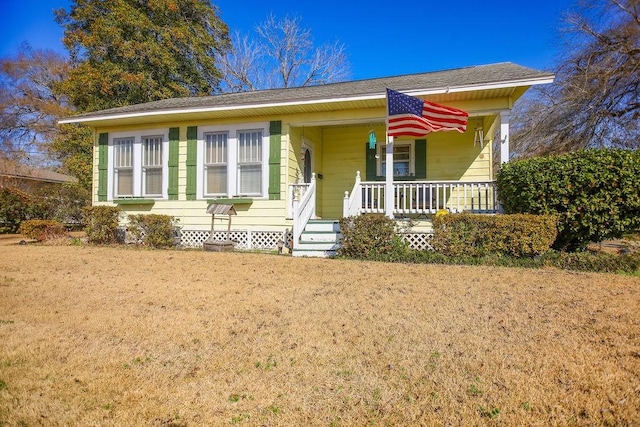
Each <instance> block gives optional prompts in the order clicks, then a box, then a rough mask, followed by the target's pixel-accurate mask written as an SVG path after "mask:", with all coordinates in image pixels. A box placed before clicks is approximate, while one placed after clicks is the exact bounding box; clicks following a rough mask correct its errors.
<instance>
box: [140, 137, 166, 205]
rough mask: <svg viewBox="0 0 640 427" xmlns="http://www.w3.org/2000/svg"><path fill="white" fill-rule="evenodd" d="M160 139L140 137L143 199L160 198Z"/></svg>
mask: <svg viewBox="0 0 640 427" xmlns="http://www.w3.org/2000/svg"><path fill="white" fill-rule="evenodd" d="M162 139H163V138H162V137H161V136H143V137H142V182H143V183H142V188H143V196H144V197H161V196H162Z"/></svg>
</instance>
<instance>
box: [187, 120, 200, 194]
mask: <svg viewBox="0 0 640 427" xmlns="http://www.w3.org/2000/svg"><path fill="white" fill-rule="evenodd" d="M197 139H198V127H197V126H189V127H187V189H186V196H187V200H195V199H196V176H197V171H196V168H197V164H198V159H197V145H196V144H197Z"/></svg>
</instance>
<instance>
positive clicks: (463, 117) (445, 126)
mask: <svg viewBox="0 0 640 427" xmlns="http://www.w3.org/2000/svg"><path fill="white" fill-rule="evenodd" d="M387 107H388V112H389V114H388V126H389V129H388V133H389V136H400V135H409V136H424V135H427V134H429V133H431V132H438V131H449V130H457V131H458V132H460V133H464V131H465V130H466V129H467V119H468V118H469V114H468V113H466V112H464V111H462V110H458V109H457V108H451V107H446V106H444V105H439V104H434V103H433V102H429V101H423V100H422V99H418V98H414V97H413V96H409V95H405V94H403V93H400V92H396V91H395V90H391V89H387Z"/></svg>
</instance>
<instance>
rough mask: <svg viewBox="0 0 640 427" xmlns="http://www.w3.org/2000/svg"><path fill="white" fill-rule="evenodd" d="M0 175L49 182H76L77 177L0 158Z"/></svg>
mask: <svg viewBox="0 0 640 427" xmlns="http://www.w3.org/2000/svg"><path fill="white" fill-rule="evenodd" d="M0 177H6V178H17V179H28V180H32V181H40V182H51V183H65V182H69V183H75V182H78V179H77V178H75V177H73V176H69V175H64V174H61V173H57V172H53V171H51V170H48V169H39V168H34V167H31V166H27V165H23V164H20V163H17V162H12V161H9V160H4V159H0Z"/></svg>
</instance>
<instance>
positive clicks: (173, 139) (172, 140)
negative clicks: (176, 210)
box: [167, 128, 180, 200]
mask: <svg viewBox="0 0 640 427" xmlns="http://www.w3.org/2000/svg"><path fill="white" fill-rule="evenodd" d="M179 145H180V128H169V164H168V166H169V189H168V191H167V194H168V195H169V200H178V147H179Z"/></svg>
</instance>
